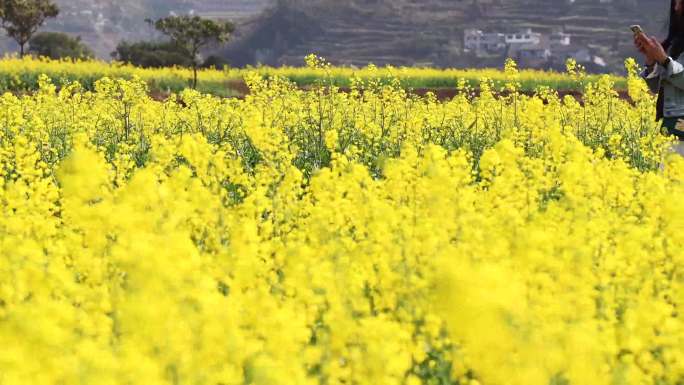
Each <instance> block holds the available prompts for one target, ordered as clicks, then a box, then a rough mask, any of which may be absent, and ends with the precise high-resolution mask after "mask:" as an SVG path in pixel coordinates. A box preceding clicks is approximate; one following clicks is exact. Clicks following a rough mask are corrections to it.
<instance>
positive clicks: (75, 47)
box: [0, 0, 235, 88]
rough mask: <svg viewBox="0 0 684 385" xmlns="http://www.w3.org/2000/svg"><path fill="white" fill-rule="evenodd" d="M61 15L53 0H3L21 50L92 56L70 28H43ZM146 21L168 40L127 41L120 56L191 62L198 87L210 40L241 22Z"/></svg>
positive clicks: (5, 18)
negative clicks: (57, 30)
mask: <svg viewBox="0 0 684 385" xmlns="http://www.w3.org/2000/svg"><path fill="white" fill-rule="evenodd" d="M58 15H59V7H58V6H57V4H55V3H54V2H53V0H0V27H2V29H4V30H5V32H6V33H7V35H8V36H9V37H10V38H12V39H13V40H14V41H16V43H17V44H18V45H19V55H20V56H22V57H23V56H24V55H25V54H26V48H27V45H28V47H29V50H28V51H29V52H30V53H33V54H36V55H39V56H47V57H51V58H65V57H70V58H90V57H93V56H94V55H93V52H92V51H91V50H90V49H89V48H88V47H87V46H86V45H85V44H83V42H82V41H81V39H80V37H78V38H73V37H70V36H68V35H66V34H62V33H55V32H43V33H38V30H39V29H40V28H41V27H42V26H43V25H44V24H45V22H46V21H47V20H48V19H50V18H54V17H57V16H58ZM146 22H147V23H148V24H149V25H151V26H153V27H154V28H155V29H156V30H157V31H159V32H160V33H162V34H163V35H164V36H166V38H167V40H165V41H143V42H137V43H129V42H125V41H124V42H121V43H120V44H119V46H118V47H117V49H116V51H115V52H113V53H112V56H114V57H115V58H116V59H118V60H121V61H125V62H129V63H132V64H135V65H140V66H144V67H157V66H168V65H180V66H187V67H190V68H192V70H193V79H192V87H193V88H195V87H197V70H198V68H199V67H200V65H201V61H200V59H201V58H200V53H201V51H202V50H203V49H204V48H206V47H207V46H209V45H210V44H223V43H225V42H227V41H228V39H229V38H230V36H231V34H232V33H233V31H234V30H235V26H234V25H233V24H232V23H230V22H227V21H224V22H219V21H214V20H208V19H203V18H201V17H199V16H189V15H184V16H168V17H164V18H161V19H158V20H152V19H147V20H146Z"/></svg>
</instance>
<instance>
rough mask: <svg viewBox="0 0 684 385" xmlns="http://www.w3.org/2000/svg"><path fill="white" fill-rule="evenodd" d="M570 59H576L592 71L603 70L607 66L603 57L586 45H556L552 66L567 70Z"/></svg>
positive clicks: (559, 69) (551, 61) (555, 68)
mask: <svg viewBox="0 0 684 385" xmlns="http://www.w3.org/2000/svg"><path fill="white" fill-rule="evenodd" d="M568 59H574V60H575V61H576V62H577V63H579V64H582V65H583V66H584V67H586V68H587V69H590V70H591V71H592V72H602V71H604V70H605V68H606V62H605V60H603V58H602V57H600V56H596V55H594V54H592V52H591V50H589V49H588V48H586V47H581V46H576V45H569V46H555V47H554V48H553V50H552V55H551V60H550V68H552V69H554V70H558V71H565V63H566V61H567V60H568Z"/></svg>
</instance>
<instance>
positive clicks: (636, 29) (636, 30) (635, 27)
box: [629, 24, 644, 35]
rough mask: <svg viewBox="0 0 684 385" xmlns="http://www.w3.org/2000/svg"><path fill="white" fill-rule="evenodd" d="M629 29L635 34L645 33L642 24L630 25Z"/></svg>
mask: <svg viewBox="0 0 684 385" xmlns="http://www.w3.org/2000/svg"><path fill="white" fill-rule="evenodd" d="M629 29H631V30H632V32H634V34H635V35H638V34H640V33H644V30H643V29H641V26H640V25H639V24H634V25H630V26H629Z"/></svg>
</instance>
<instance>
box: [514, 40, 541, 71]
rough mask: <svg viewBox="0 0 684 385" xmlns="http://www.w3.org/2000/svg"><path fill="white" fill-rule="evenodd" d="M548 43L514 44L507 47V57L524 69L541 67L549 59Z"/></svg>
mask: <svg viewBox="0 0 684 385" xmlns="http://www.w3.org/2000/svg"><path fill="white" fill-rule="evenodd" d="M551 55H552V52H551V47H550V45H549V43H548V41H542V40H540V41H539V42H537V43H516V44H510V45H509V46H508V52H507V56H508V57H509V58H512V59H513V60H515V61H516V62H517V63H518V64H519V65H520V66H524V67H543V66H545V65H546V63H548V62H549V60H550V59H551Z"/></svg>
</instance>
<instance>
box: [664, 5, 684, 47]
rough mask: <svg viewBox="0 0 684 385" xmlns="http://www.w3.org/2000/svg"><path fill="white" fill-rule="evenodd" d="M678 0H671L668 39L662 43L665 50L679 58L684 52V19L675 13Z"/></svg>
mask: <svg viewBox="0 0 684 385" xmlns="http://www.w3.org/2000/svg"><path fill="white" fill-rule="evenodd" d="M676 2H677V0H670V18H669V24H668V27H667V37H666V38H665V40H664V41H663V42H662V45H663V48H665V50H668V49H669V50H670V56H672V57H673V58H677V57H678V56H679V55H681V54H682V52H684V17H681V16H678V15H677V14H676V13H675V3H676Z"/></svg>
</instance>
